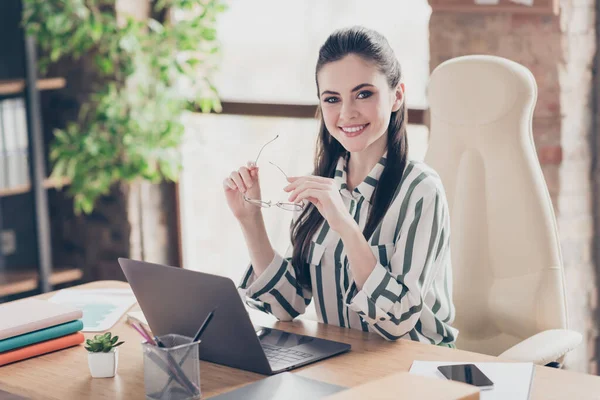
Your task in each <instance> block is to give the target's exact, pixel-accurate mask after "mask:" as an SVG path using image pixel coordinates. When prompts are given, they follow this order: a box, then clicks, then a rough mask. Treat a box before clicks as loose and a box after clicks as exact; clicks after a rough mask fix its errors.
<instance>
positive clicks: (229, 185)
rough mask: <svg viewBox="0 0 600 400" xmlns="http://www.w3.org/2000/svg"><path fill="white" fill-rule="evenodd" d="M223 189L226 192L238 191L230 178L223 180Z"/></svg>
mask: <svg viewBox="0 0 600 400" xmlns="http://www.w3.org/2000/svg"><path fill="white" fill-rule="evenodd" d="M223 187H224V188H225V190H237V186H236V185H235V182H233V180H232V179H231V178H229V177H227V178H225V179H223Z"/></svg>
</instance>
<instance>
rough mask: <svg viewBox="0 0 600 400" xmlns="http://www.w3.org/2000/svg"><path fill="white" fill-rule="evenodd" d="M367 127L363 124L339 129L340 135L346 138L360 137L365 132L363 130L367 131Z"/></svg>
mask: <svg viewBox="0 0 600 400" xmlns="http://www.w3.org/2000/svg"><path fill="white" fill-rule="evenodd" d="M368 126H369V124H364V125H352V126H348V127H340V128H339V129H340V131H342V133H343V134H344V135H345V136H346V137H356V136H358V135H360V134H361V133H363V132H364V131H365V129H367V127H368Z"/></svg>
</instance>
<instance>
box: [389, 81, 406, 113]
mask: <svg viewBox="0 0 600 400" xmlns="http://www.w3.org/2000/svg"><path fill="white" fill-rule="evenodd" d="M402 104H404V83H399V84H398V86H396V89H395V90H394V104H393V105H392V112H396V111H398V110H399V109H400V107H402Z"/></svg>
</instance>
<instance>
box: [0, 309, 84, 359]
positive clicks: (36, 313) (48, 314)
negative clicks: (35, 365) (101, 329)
mask: <svg viewBox="0 0 600 400" xmlns="http://www.w3.org/2000/svg"><path fill="white" fill-rule="evenodd" d="M82 317H83V312H82V311H81V310H79V309H77V308H74V307H70V306H67V305H64V304H57V303H52V302H49V301H44V300H38V299H25V300H20V301H14V302H11V303H6V304H2V305H0V366H1V365H6V364H10V363H13V362H15V361H20V360H24V359H27V358H31V357H35V356H38V355H41V354H46V353H50V352H53V351H56V350H61V349H65V348H67V347H71V346H76V345H78V344H80V343H83V341H84V336H83V334H82V333H81V332H80V331H81V330H82V329H83V322H82V321H81V318H82Z"/></svg>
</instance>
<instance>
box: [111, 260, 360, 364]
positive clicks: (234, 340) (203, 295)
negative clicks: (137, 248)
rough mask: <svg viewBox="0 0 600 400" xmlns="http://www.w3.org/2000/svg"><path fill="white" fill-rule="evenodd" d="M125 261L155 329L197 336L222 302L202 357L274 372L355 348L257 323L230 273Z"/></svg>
mask: <svg viewBox="0 0 600 400" xmlns="http://www.w3.org/2000/svg"><path fill="white" fill-rule="evenodd" d="M119 265H120V266H121V269H122V270H123V273H124V274H125V277H126V278H127V281H128V282H129V284H130V285H131V289H132V290H133V293H134V294H135V297H136V298H137V301H138V303H139V305H140V307H141V309H142V312H143V313H144V315H145V317H146V320H147V321H148V325H149V326H150V329H151V330H152V333H153V334H154V335H157V336H162V335H165V334H168V333H177V334H180V335H185V336H189V337H193V336H194V335H195V334H196V332H197V331H198V328H199V327H200V324H202V322H203V321H204V319H205V318H206V316H207V315H208V313H209V312H210V311H212V310H213V309H215V308H216V311H215V313H214V317H213V319H212V321H211V323H210V325H209V326H208V327H207V328H206V330H205V331H204V334H203V335H202V339H201V343H200V346H199V348H200V349H199V351H200V359H201V360H205V361H210V362H213V363H216V364H222V365H227V366H229V367H233V368H239V369H243V370H247V371H252V372H257V373H259V374H263V375H272V374H276V373H279V372H283V371H288V370H291V369H294V368H298V367H301V366H304V365H307V364H310V363H313V362H315V361H318V360H322V359H325V358H327V357H331V356H334V355H337V354H341V353H344V352H346V351H349V350H350V345H349V344H346V343H340V342H334V341H331V340H325V339H320V338H316V337H312V336H304V335H297V334H294V333H289V332H284V331H281V330H278V329H272V328H267V327H262V326H253V325H252V322H251V320H250V316H249V315H248V311H247V310H246V307H245V305H244V302H243V301H242V298H241V296H240V294H239V292H238V290H237V288H236V286H235V284H234V283H233V281H232V280H231V279H229V278H227V277H223V276H218V275H212V274H207V273H203V272H198V271H191V270H188V269H183V268H177V267H169V266H166V265H161V264H153V263H148V262H143V261H135V260H130V259H126V258H119Z"/></svg>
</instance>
